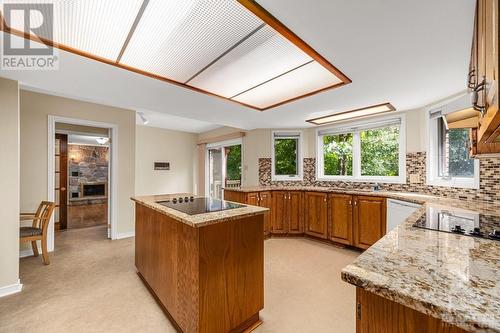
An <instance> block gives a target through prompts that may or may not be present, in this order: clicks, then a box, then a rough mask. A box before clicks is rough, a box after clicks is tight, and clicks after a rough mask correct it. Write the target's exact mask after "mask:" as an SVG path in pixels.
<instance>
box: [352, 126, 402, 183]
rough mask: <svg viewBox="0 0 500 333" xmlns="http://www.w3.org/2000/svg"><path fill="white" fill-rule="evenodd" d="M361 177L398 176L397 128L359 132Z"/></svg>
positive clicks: (389, 127)
mask: <svg viewBox="0 0 500 333" xmlns="http://www.w3.org/2000/svg"><path fill="white" fill-rule="evenodd" d="M360 139H361V175H362V176H385V177H394V176H398V175H399V126H387V127H383V128H378V129H369V130H366V131H362V132H360Z"/></svg>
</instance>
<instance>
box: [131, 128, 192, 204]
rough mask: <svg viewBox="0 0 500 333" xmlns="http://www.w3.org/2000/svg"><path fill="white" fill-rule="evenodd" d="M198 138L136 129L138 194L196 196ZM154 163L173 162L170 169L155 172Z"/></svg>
mask: <svg viewBox="0 0 500 333" xmlns="http://www.w3.org/2000/svg"><path fill="white" fill-rule="evenodd" d="M196 138H197V135H196V134H193V133H186V132H179V131H173V130H166V129H161V128H154V127H147V126H137V129H136V140H135V143H136V152H135V156H136V161H135V193H136V195H148V194H166V193H194V189H195V180H194V178H195V177H194V176H193V175H195V174H196V170H197V169H196V165H197V157H196V155H197V154H196ZM154 162H170V170H168V171H166V170H161V171H160V170H158V171H155V170H154V168H153V163H154Z"/></svg>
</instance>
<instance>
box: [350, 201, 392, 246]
mask: <svg viewBox="0 0 500 333" xmlns="http://www.w3.org/2000/svg"><path fill="white" fill-rule="evenodd" d="M353 200H354V201H353V204H354V206H353V210H354V219H353V221H354V223H353V228H354V239H353V240H354V246H356V247H359V248H361V249H367V248H369V247H370V246H372V245H373V244H375V243H376V242H377V241H378V240H379V239H380V238H382V237H383V236H384V235H385V232H386V201H385V198H380V197H371V196H354V197H353Z"/></svg>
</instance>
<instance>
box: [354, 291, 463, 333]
mask: <svg viewBox="0 0 500 333" xmlns="http://www.w3.org/2000/svg"><path fill="white" fill-rule="evenodd" d="M466 332H467V331H465V330H463V329H461V328H459V327H457V326H454V325H451V324H448V323H446V322H444V321H442V320H440V319H437V318H434V317H432V316H429V315H426V314H424V313H422V312H419V311H416V310H413V309H410V308H409V307H406V306H404V305H402V304H399V303H397V302H394V301H391V300H389V299H387V298H384V297H381V296H378V295H375V294H373V293H371V292H369V291H366V290H364V289H362V288H359V287H357V288H356V333H466Z"/></svg>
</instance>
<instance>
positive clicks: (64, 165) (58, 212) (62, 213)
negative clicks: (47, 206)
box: [54, 133, 68, 230]
mask: <svg viewBox="0 0 500 333" xmlns="http://www.w3.org/2000/svg"><path fill="white" fill-rule="evenodd" d="M54 161H55V168H54V170H55V171H54V173H55V175H54V181H55V184H54V191H55V193H54V194H55V196H54V197H55V201H56V208H55V209H54V223H55V229H56V230H64V229H66V228H67V227H68V208H67V204H68V191H67V188H68V135H66V134H59V133H57V134H56V137H55V156H54Z"/></svg>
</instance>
